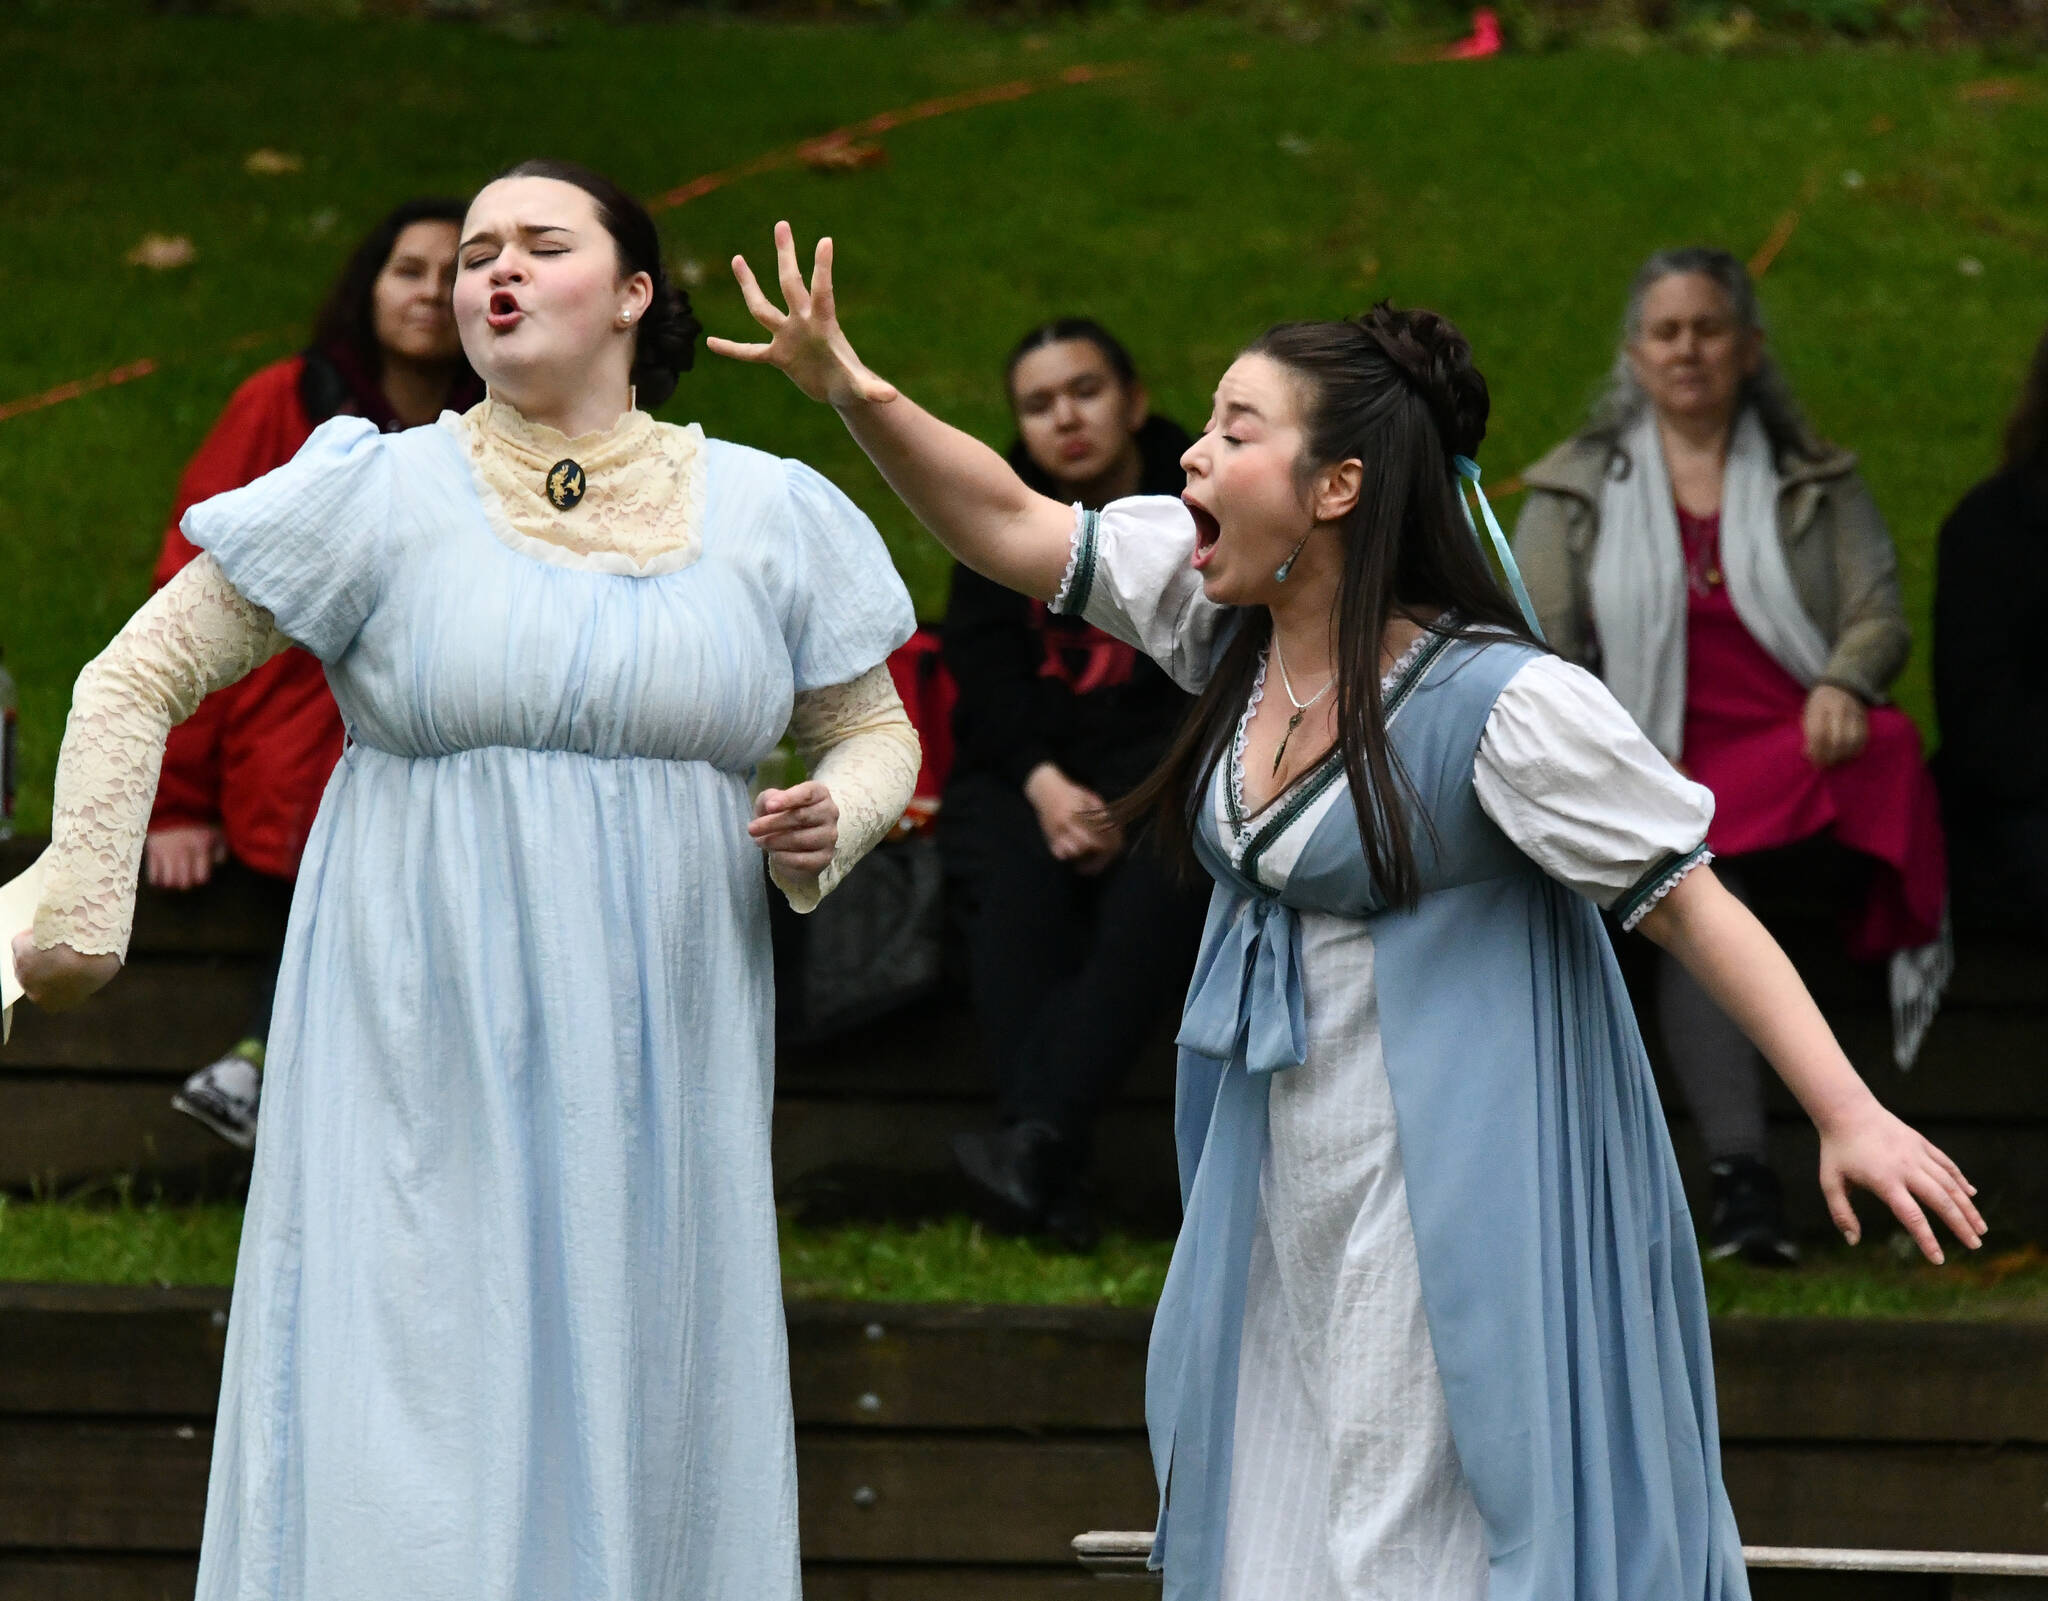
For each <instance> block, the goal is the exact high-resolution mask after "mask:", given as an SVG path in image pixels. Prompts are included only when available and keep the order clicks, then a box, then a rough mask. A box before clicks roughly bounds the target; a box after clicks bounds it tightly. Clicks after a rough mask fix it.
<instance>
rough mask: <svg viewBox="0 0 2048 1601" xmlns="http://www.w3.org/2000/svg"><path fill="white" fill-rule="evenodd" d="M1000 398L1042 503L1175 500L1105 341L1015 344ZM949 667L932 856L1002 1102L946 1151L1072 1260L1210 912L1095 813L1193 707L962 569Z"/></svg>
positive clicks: (1148, 427) (1175, 434)
mask: <svg viewBox="0 0 2048 1601" xmlns="http://www.w3.org/2000/svg"><path fill="white" fill-rule="evenodd" d="M1009 391H1010V404H1011V408H1012V410H1013V411H1014V413H1015V415H1016V419H1017V433H1018V438H1017V441H1016V443H1015V444H1014V445H1013V446H1012V447H1011V449H1010V463H1011V465H1012V466H1014V467H1015V468H1016V469H1017V471H1018V473H1019V474H1020V475H1021V476H1022V477H1023V479H1024V481H1025V482H1026V483H1028V484H1030V485H1031V486H1032V487H1033V488H1034V489H1037V490H1039V491H1040V492H1041V493H1044V494H1048V495H1055V496H1058V497H1060V498H1062V499H1066V500H1074V501H1079V502H1081V503H1082V504H1084V505H1086V506H1090V507H1096V506H1101V505H1102V504H1103V503H1104V502H1106V501H1110V500H1115V499H1118V498H1120V497H1122V496H1125V495H1178V494H1179V493H1180V492H1181V490H1182V488H1183V487H1185V485H1186V482H1187V478H1186V475H1185V474H1184V473H1183V472H1182V471H1181V468H1180V456H1181V452H1182V451H1184V450H1185V449H1187V447H1188V444H1189V439H1188V435H1187V433H1186V431H1185V430H1184V429H1182V428H1180V427H1179V426H1178V425H1176V424H1174V423H1172V422H1169V421H1168V420H1167V419H1165V418H1164V417H1154V416H1152V415H1150V413H1149V411H1148V408H1147V402H1146V396H1145V388H1144V385H1143V384H1142V383H1140V382H1139V380H1138V374H1137V370H1136V368H1135V367H1134V366H1133V365H1132V362H1131V358H1130V355H1129V353H1128V352H1126V351H1125V349H1124V347H1123V346H1122V345H1121V344H1119V343H1118V342H1117V341H1116V340H1115V339H1114V338H1112V337H1111V336H1110V335H1109V333H1108V332H1107V331H1106V330H1104V329H1103V328H1101V327H1100V326H1099V325H1097V324H1096V323H1093V322H1090V321H1087V320H1085V319H1081V318H1066V319H1063V320H1061V321H1058V322H1052V323H1047V324H1046V325H1045V326H1043V327H1041V328H1037V329H1034V330H1033V331H1032V332H1031V333H1030V334H1028V335H1026V336H1025V338H1024V340H1023V342H1022V343H1020V344H1019V345H1018V346H1017V348H1016V350H1015V351H1014V352H1013V353H1012V354H1011V357H1010V366H1009ZM945 651H946V661H947V664H948V665H949V666H950V667H951V668H952V671H953V676H954V678H955V679H956V680H957V681H958V684H959V691H960V696H959V701H958V704H957V707H956V709H955V712H954V736H955V742H956V745H957V754H956V757H955V762H954V768H953V776H952V778H951V780H950V781H949V783H948V784H947V786H946V794H945V804H944V805H943V807H941V809H940V812H939V846H940V851H941V853H942V855H943V856H944V858H945V862H946V871H947V891H948V895H949V898H950V902H951V904H952V905H953V906H955V907H956V908H958V909H959V911H960V913H961V915H962V917H963V920H964V923H965V927H966V930H967V954H968V960H969V965H970V970H971V974H972V982H973V995H974V1006H975V1010H976V1012H977V1014H978V1015H979V1019H980V1023H981V1027H982V1032H983V1035H984V1038H985V1040H986V1043H987V1050H988V1055H989V1060H990V1064H991V1066H992V1067H993V1069H994V1072H995V1076H996V1080H997V1084H998V1088H999V1092H1000V1098H999V1112H1000V1116H999V1124H998V1126H997V1127H996V1128H994V1129H991V1130H981V1131H975V1132H972V1133H963V1134H961V1135H959V1136H957V1137H956V1138H955V1140H954V1152H955V1154H956V1155H957V1156H958V1158H959V1161H960V1165H961V1167H962V1168H963V1169H964V1170H965V1171H966V1173H967V1175H968V1177H969V1178H970V1179H972V1180H973V1181H974V1183H975V1184H976V1186H977V1187H978V1188H979V1189H980V1190H982V1191H983V1192H984V1193H985V1194H986V1195H987V1196H988V1197H989V1198H990V1199H991V1200H992V1201H994V1202H995V1203H997V1205H998V1207H999V1209H1000V1210H1001V1212H1002V1213H1003V1214H1004V1215H1006V1216H1007V1218H1008V1220H1009V1221H1010V1222H1012V1223H1013V1224H1014V1225H1016V1226H1019V1227H1024V1228H1031V1229H1042V1230H1044V1231H1045V1232H1047V1233H1050V1234H1052V1235H1054V1236H1055V1237H1057V1238H1059V1239H1061V1240H1063V1241H1065V1242H1066V1243H1068V1244H1070V1245H1072V1246H1074V1247H1076V1248H1077V1249H1085V1248H1086V1247H1087V1246H1088V1245H1089V1244H1090V1243H1091V1242H1092V1241H1093V1239H1094V1236H1095V1223H1094V1219H1093V1217H1092V1215H1091V1212H1090V1209H1089V1207H1088V1205H1087V1203H1086V1201H1085V1199H1084V1197H1083V1194H1082V1192H1081V1189H1080V1183H1079V1181H1080V1177H1081V1174H1082V1173H1083V1172H1084V1171H1085V1169H1086V1167H1087V1164H1088V1157H1089V1136H1090V1133H1091V1130H1092V1127H1093V1123H1094V1120H1095V1115H1096V1113H1097V1112H1098V1110H1099V1109H1100V1108H1101V1106H1102V1103H1103V1101H1104V1100H1105V1099H1106V1098H1107V1097H1108V1095H1109V1094H1110V1093H1112V1092H1113V1091H1114V1089H1115V1088H1116V1086H1117V1084H1118V1083H1119V1082H1120V1081H1121V1079H1122V1077H1123V1075H1124V1073H1125V1071H1126V1069H1127V1068H1128V1067H1129V1066H1130V1064H1131V1061H1132V1059H1133V1058H1134V1057H1135V1056H1136V1055H1137V1053H1138V1051H1139V1050H1140V1049H1141V1047H1142V1046H1143V1045H1144V1043H1145V1041H1146V1039H1147V1037H1148V1036H1149V1035H1150V1034H1151V1033H1152V1032H1153V1030H1154V1029H1155V1028H1156V1027H1157V1025H1158V1022H1159V1019H1160V1016H1161V1014H1162V1013H1163V1012H1164V1011H1166V1010H1167V1009H1168V1008H1169V1007H1171V1006H1173V1005H1176V1004H1178V1002H1179V1001H1180V999H1181V997H1182V995H1183V993H1184V992H1185V991H1186V989H1187V982H1188V973H1189V969H1190V968H1191V966H1192V965H1193V962H1194V951H1195V943H1196V940H1197V938H1198V937H1199V935H1200V932H1201V918H1202V906H1203V900H1204V897H1203V895H1202V894H1201V892H1200V889H1199V887H1198V886H1194V885H1191V884H1188V883H1184V882H1182V881H1180V880H1178V879H1177V878H1176V877H1175V876H1174V875H1173V873H1172V871H1171V869H1170V868H1169V867H1168V865H1167V864H1166V863H1165V862H1164V861H1163V860H1162V859H1161V858H1160V857H1159V856H1158V855H1157V854H1156V853H1155V852H1154V851H1152V850H1150V849H1149V848H1146V847H1145V846H1144V844H1143V842H1142V841H1139V842H1137V844H1136V846H1135V847H1134V845H1133V842H1132V841H1131V840H1129V839H1127V838H1126V837H1125V835H1124V833H1123V832H1122V830H1120V829H1118V828H1117V827H1116V826H1115V825H1114V824H1112V823H1111V822H1109V820H1108V819H1107V818H1105V817H1103V816H1102V815H1101V811H1102V807H1103V805H1104V803H1105V802H1107V801H1112V800H1115V799H1117V798H1118V797H1120V796H1121V795H1123V794H1124V793H1125V792H1126V791H1127V790H1129V789H1131V788H1132V787H1134V786H1135V785H1136V784H1137V782H1138V781H1139V780H1140V779H1141V778H1143V777H1144V776H1145V774H1146V773H1148V772H1149V771H1151V769H1152V766H1153V764H1154V763H1155V762H1157V760H1158V759H1159V757H1160V755H1161V754H1162V753H1163V751H1164V749H1165V746H1166V744H1167V742H1168V740H1169V739H1170V738H1171V737H1172V734H1173V731H1174V728H1175V726H1176V725H1177V724H1178V723H1179V721H1180V718H1181V714H1182V713H1183V712H1184V711H1185V710H1186V709H1187V704H1188V698H1187V696H1185V695H1184V694H1182V693H1181V691H1180V690H1179V689H1178V688H1176V687H1175V686H1174V684H1173V682H1172V680H1170V679H1169V678H1168V677H1167V676H1166V675H1165V674H1164V673H1163V672H1161V671H1160V670H1159V669H1158V668H1157V667H1156V666H1154V665H1153V664H1152V662H1151V661H1149V660H1148V659H1146V658H1145V657H1143V656H1141V655H1139V654H1138V653H1137V652H1136V651H1134V650H1132V649H1131V648H1130V647H1129V646H1128V645H1125V644H1123V643H1122V642H1121V641H1119V640H1115V639H1112V638H1110V636H1109V635H1107V634H1105V633H1103V632H1101V631H1100V630H1099V629H1096V628H1093V627H1091V626H1090V625H1088V624H1087V623H1084V622H1082V621H1081V620H1080V619H1079V618H1070V617H1061V616H1055V615H1053V614H1052V613H1050V612H1048V611H1047V610H1046V608H1045V606H1044V605H1043V604H1042V603H1040V602H1038V601H1033V600H1026V599H1025V598H1024V597H1023V596H1021V595H1018V594H1014V593H1013V592H1011V591H1010V590H1008V589H1005V588H1003V587H1002V586H1001V585H999V584H995V583H991V582H990V581H989V580H988V579H986V578H983V577H981V576H979V575H978V574H976V573H973V572H970V571H969V570H968V569H967V568H965V567H955V568H954V570H953V595H952V601H951V604H950V605H949V606H948V608H947V611H946V623H945Z"/></svg>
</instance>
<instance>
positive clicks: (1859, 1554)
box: [1074, 1529, 2048, 1601]
mask: <svg viewBox="0 0 2048 1601" xmlns="http://www.w3.org/2000/svg"><path fill="white" fill-rule="evenodd" d="M1151 1549H1152V1531H1151V1530H1150V1529H1144V1530H1102V1529H1098V1530H1095V1531H1093V1532H1092V1533H1088V1534H1083V1535H1080V1536H1078V1537H1076V1539H1075V1540H1074V1555H1075V1556H1076V1557H1078V1558H1080V1560H1081V1565H1082V1566H1083V1567H1085V1568H1087V1569H1088V1571H1089V1572H1090V1573H1093V1574H1094V1575H1095V1576H1096V1577H1097V1578H1098V1579H1137V1580H1148V1579H1149V1580H1151V1581H1153V1582H1154V1583H1156V1582H1157V1581H1158V1575H1156V1574H1151V1573H1147V1572H1146V1571H1145V1558H1146V1556H1147V1554H1148V1553H1149V1552H1150V1551H1151ZM1742 1558H1743V1561H1744V1562H1745V1563H1747V1564H1748V1566H1749V1567H1750V1568H1752V1569H1763V1568H1797V1569H1803V1570H1805V1571H1807V1572H1816V1573H1905V1574H1915V1573H1918V1574H1926V1575H1927V1576H1928V1577H1930V1578H1940V1577H1947V1578H1950V1579H1953V1580H1958V1581H1962V1582H1959V1583H1957V1584H1956V1585H1955V1586H1954V1589H1953V1591H1952V1593H1953V1594H1954V1595H1955V1596H1957V1597H1964V1596H1970V1595H1982V1596H1986V1597H1989V1596H1991V1595H1994V1594H1995V1595H1997V1596H1999V1597H2005V1596H2011V1597H2014V1598H2015V1601H2017V1598H2019V1597H2022V1596H2026V1597H2033V1596H2040V1597H2048V1556H2022V1555H2017V1554H2012V1553H2007V1552H1996V1551H1851V1550H1836V1549H1832V1548H1829V1547H1826V1546H1805V1545H1746V1546H1744V1547H1743V1548H1742ZM1980 1580H1982V1581H1997V1582H1996V1584H1995V1587H1991V1588H1978V1587H1977V1585H1976V1581H1980Z"/></svg>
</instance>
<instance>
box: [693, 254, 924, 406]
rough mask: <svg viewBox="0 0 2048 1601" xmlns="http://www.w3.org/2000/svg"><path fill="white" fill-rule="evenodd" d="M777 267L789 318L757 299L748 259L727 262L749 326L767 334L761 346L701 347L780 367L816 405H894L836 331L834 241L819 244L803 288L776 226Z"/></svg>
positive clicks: (727, 343) (726, 342)
mask: <svg viewBox="0 0 2048 1601" xmlns="http://www.w3.org/2000/svg"><path fill="white" fill-rule="evenodd" d="M775 268H776V276H777V278H778V279H779V280H780V282H781V285H782V298H783V299H784V300H785V301H786V302H787V303H788V306H789V309H788V310H787V311H782V310H778V309H777V308H776V305H775V303H774V302H773V301H771V300H770V299H769V298H768V297H767V296H766V295H765V294H763V293H762V292H761V285H760V283H759V281H758V280H756V279H755V277H754V270H753V268H751V267H749V266H748V265H747V258H746V257H745V256H734V257H733V258H732V273H733V276H734V277H735V278H737V279H738V280H739V285H740V294H741V295H742V296H743V297H745V299H746V302H747V310H748V311H750V312H752V313H753V316H754V320H755V321H756V322H758V323H759V324H760V325H761V326H762V327H763V328H765V329H766V330H767V331H768V334H769V336H770V337H769V339H768V342H767V343H766V344H744V343H741V342H739V341H737V340H732V339H716V338H714V339H709V340H707V341H706V342H705V344H706V348H708V349H710V350H712V351H715V352H716V353H717V354H719V355H721V356H730V357H732V358H733V360H735V361H749V362H755V363H758V364H760V365H762V366H768V367H779V368H781V369H782V371H783V372H785V373H787V374H788V375H789V378H790V381H791V382H792V383H794V384H795V385H796V386H797V388H799V389H801V390H802V391H803V392H804V393H805V394H807V395H809V396H810V397H811V399H813V400H821V401H824V402H825V403H826V404H827V405H831V406H843V405H847V404H849V403H852V402H859V401H865V402H868V403H870V404H875V405H880V404H882V403H885V402H887V401H891V400H894V399H895V398H896V389H895V386H894V385H893V384H890V383H887V382H885V381H884V380H882V379H880V378H878V377H876V376H875V375H874V374H873V373H872V372H870V371H868V369H867V367H866V366H865V365H864V364H863V363H862V361H861V359H860V357H858V356H857V355H855V354H854V352H853V346H852V345H851V344H850V343H848V341H847V338H846V334H845V332H844V331H843V330H842V329H841V328H840V326H839V313H838V309H837V307H836V306H835V304H834V302H833V298H832V241H831V240H830V239H820V240H819V241H818V250H817V254H816V256H815V258H814V259H813V261H812V265H811V281H810V282H809V283H808V284H806V283H805V282H804V275H803V271H802V269H801V268H800V267H799V266H798V265H797V256H796V235H795V233H794V232H793V231H792V230H791V228H790V226H789V224H788V223H786V222H778V223H777V224H776V225H775Z"/></svg>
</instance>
